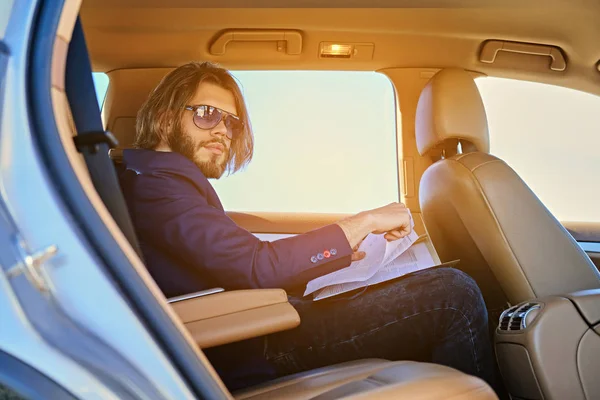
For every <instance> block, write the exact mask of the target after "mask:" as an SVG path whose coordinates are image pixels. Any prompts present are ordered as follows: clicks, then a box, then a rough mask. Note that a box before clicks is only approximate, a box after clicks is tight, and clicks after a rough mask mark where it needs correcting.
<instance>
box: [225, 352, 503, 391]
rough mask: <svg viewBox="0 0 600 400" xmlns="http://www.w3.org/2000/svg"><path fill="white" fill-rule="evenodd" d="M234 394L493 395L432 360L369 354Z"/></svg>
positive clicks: (471, 379) (479, 382) (485, 387)
mask: <svg viewBox="0 0 600 400" xmlns="http://www.w3.org/2000/svg"><path fill="white" fill-rule="evenodd" d="M234 397H235V398H236V399H239V400H242V399H248V400H263V399H286V400H300V399H303V400H306V399H312V400H328V399H342V398H343V399H410V400H426V399H431V400H433V399H435V400H444V399H452V400H460V399H471V400H487V399H497V396H496V395H495V393H494V391H493V390H492V389H491V388H490V387H489V386H488V385H487V384H486V383H485V382H483V381H482V380H481V379H479V378H476V377H474V376H469V375H466V374H463V373H461V372H458V371H456V370H454V369H452V368H448V367H444V366H441V365H435V364H426V363H417V362H410V361H398V362H390V361H385V360H377V359H369V360H361V361H353V362H349V363H344V364H340V365H334V366H331V367H326V368H321V369H317V370H314V371H310V372H307V373H300V374H296V375H292V376H289V377H285V378H283V379H279V380H276V381H273V382H269V383H268V384H266V385H262V386H258V387H254V388H251V389H249V390H245V391H242V392H238V393H235V394H234Z"/></svg>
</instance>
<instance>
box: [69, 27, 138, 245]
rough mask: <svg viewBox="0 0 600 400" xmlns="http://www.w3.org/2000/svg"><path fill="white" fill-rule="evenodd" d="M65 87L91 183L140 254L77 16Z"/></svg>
mask: <svg viewBox="0 0 600 400" xmlns="http://www.w3.org/2000/svg"><path fill="white" fill-rule="evenodd" d="M65 89H66V93H67V98H68V100H69V105H70V107H71V113H72V115H73V120H74V122H75V127H76V129H77V135H76V136H75V137H74V142H75V146H76V147H77V149H78V150H79V152H81V153H82V154H83V157H84V159H85V163H86V165H87V167H88V171H89V174H90V177H91V179H92V183H93V184H94V187H95V188H96V191H97V192H98V195H100V198H101V199H102V201H103V202H104V204H105V206H106V208H107V209H108V211H109V212H110V214H111V215H112V217H113V218H114V220H115V221H116V223H117V225H118V226H119V228H120V229H121V231H122V232H123V234H124V235H125V237H126V238H127V239H128V240H129V243H131V245H132V246H133V248H134V249H135V251H136V252H137V253H138V255H139V256H140V257H141V256H142V255H141V251H140V248H139V244H138V241H137V237H136V235H135V230H134V229H133V224H132V223H131V218H130V216H129V212H128V210H127V205H126V203H125V199H124V197H123V193H122V191H121V187H120V185H119V181H118V178H117V174H116V171H115V168H114V166H113V164H112V161H111V160H110V157H109V155H108V151H109V149H110V148H114V147H116V146H117V140H116V139H115V137H114V136H113V135H112V134H111V133H110V132H107V131H105V130H104V127H103V125H102V118H101V117H100V108H99V107H98V100H97V98H96V90H95V88H94V80H93V77H92V67H91V64H90V60H89V57H88V50H87V46H86V44H85V37H84V34H83V28H82V26H81V20H80V18H77V22H76V23H75V29H74V30H73V36H72V38H71V43H70V44H69V52H68V55H67V67H66V76H65Z"/></svg>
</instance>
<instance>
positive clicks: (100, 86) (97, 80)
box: [92, 72, 108, 109]
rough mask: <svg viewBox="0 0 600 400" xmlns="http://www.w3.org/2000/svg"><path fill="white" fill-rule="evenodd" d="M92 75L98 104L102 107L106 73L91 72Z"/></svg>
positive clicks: (106, 82) (105, 87) (106, 88)
mask: <svg viewBox="0 0 600 400" xmlns="http://www.w3.org/2000/svg"><path fill="white" fill-rule="evenodd" d="M92 76H93V78H94V87H95V88H96V98H97V99H98V106H99V107H100V109H102V103H103V102H104V97H106V91H107V90H108V75H106V74H105V73H104V72H93V73H92Z"/></svg>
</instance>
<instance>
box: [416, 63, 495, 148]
mask: <svg viewBox="0 0 600 400" xmlns="http://www.w3.org/2000/svg"><path fill="white" fill-rule="evenodd" d="M415 133H416V136H417V149H418V150H419V153H420V154H421V155H425V154H428V153H431V152H438V153H441V151H442V150H449V149H450V150H454V151H456V147H457V145H458V143H459V142H460V143H461V145H462V146H463V151H464V149H465V147H467V148H468V150H469V151H481V152H484V153H488V152H489V150H490V140H489V134H488V125H487V117H486V114H485V108H484V106H483V101H482V100H481V95H480V94H479V90H478V89H477V85H476V84H475V81H474V80H473V78H472V77H471V75H470V74H469V73H468V72H467V71H465V70H462V69H444V70H441V71H439V72H438V73H437V74H435V75H434V76H433V78H431V80H430V81H429V82H428V83H427V85H426V86H425V88H424V89H423V91H422V92H421V96H420V97H419V103H418V105H417V115H416V120H415ZM452 147H453V149H452Z"/></svg>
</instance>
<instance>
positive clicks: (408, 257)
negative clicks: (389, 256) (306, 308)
mask: <svg viewBox="0 0 600 400" xmlns="http://www.w3.org/2000/svg"><path fill="white" fill-rule="evenodd" d="M435 265H436V263H435V261H434V260H433V257H432V256H431V253H429V248H428V247H427V244H426V243H418V244H416V245H414V246H412V247H411V248H409V249H408V250H407V251H406V252H404V253H402V254H401V255H400V256H398V258H396V259H395V260H393V261H392V262H390V263H389V264H387V265H385V266H384V267H382V268H381V269H380V270H378V271H377V272H376V273H375V274H374V275H373V276H371V277H370V278H369V279H367V280H364V281H356V282H348V283H339V284H334V285H331V286H327V287H325V288H323V289H321V290H320V291H317V292H316V293H315V296H314V300H321V299H326V298H327V297H331V296H335V295H338V294H341V293H345V292H349V291H351V290H354V289H360V288H361V287H365V286H370V285H375V284H377V283H381V282H385V281H389V280H391V279H395V278H399V277H401V276H404V275H406V274H410V273H411V272H415V271H420V270H422V269H426V268H429V267H433V266H435Z"/></svg>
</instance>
